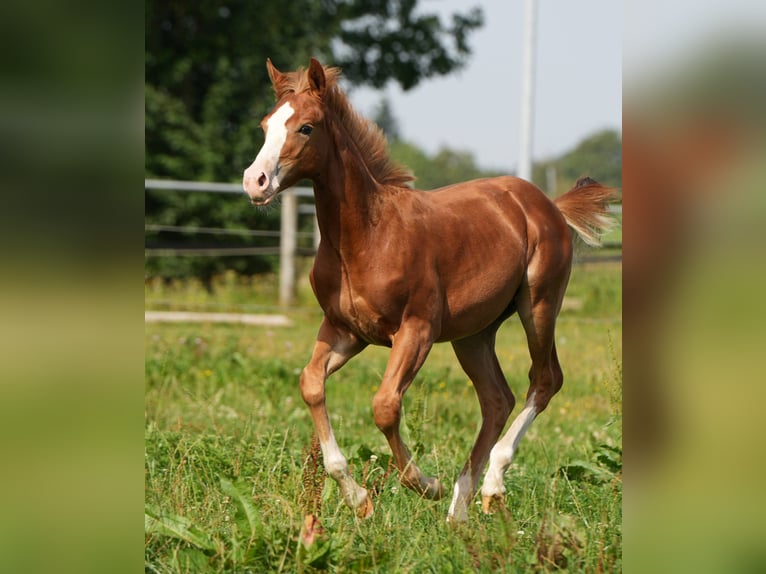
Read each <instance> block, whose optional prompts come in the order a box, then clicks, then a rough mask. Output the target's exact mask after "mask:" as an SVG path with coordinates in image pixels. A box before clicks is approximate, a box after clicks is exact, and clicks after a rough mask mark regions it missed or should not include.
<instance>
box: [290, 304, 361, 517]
mask: <svg viewBox="0 0 766 574" xmlns="http://www.w3.org/2000/svg"><path fill="white" fill-rule="evenodd" d="M366 346H367V345H366V343H363V342H360V341H359V340H358V339H357V338H356V337H355V336H354V335H352V334H351V333H347V332H345V331H341V330H339V329H337V328H336V327H334V326H333V325H332V324H331V323H330V322H329V321H327V320H326V319H325V321H324V322H323V323H322V326H321V327H320V328H319V334H318V336H317V341H316V344H315V345H314V352H313V354H312V356H311V360H310V361H309V363H308V365H306V367H305V368H304V369H303V372H302V374H301V382H300V388H301V396H302V397H303V400H304V401H305V402H306V404H307V405H308V407H309V411H310V412H311V417H312V418H313V420H314V427H315V428H316V432H317V436H318V437H319V444H320V446H321V448H322V459H323V461H324V467H325V470H327V473H328V474H329V475H330V476H331V477H332V478H333V479H334V480H335V481H336V482H337V483H338V486H339V487H340V492H341V496H342V497H343V500H344V502H345V503H346V504H347V505H348V506H349V507H351V508H352V509H354V510H355V511H356V513H357V515H358V516H360V517H363V518H367V517H368V516H371V515H372V512H373V506H372V501H371V500H370V498H369V496H368V495H367V490H366V489H364V488H362V487H361V486H359V484H357V483H356V481H355V480H354V479H353V477H352V476H351V473H350V472H349V469H348V462H347V461H346V458H345V457H344V456H343V453H341V451H340V448H339V447H338V443H337V442H336V440H335V435H334V434H333V432H332V425H331V424H330V417H329V416H328V414H327V407H326V405H325V382H326V380H327V377H329V376H330V375H331V374H332V373H334V372H335V371H337V370H338V369H340V368H341V367H342V366H343V365H344V364H346V362H347V361H348V360H349V359H350V358H351V357H353V356H354V355H356V354H358V353H359V352H360V351H361V350H362V349H364V348H365V347H366Z"/></svg>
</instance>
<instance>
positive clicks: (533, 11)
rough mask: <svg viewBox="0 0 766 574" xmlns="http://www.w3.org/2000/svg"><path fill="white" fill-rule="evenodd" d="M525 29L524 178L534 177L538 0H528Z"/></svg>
mask: <svg viewBox="0 0 766 574" xmlns="http://www.w3.org/2000/svg"><path fill="white" fill-rule="evenodd" d="M526 12H527V13H526V21H525V31H524V71H523V75H522V83H521V126H520V140H519V170H518V174H517V175H518V176H519V177H520V178H522V179H526V180H531V179H532V128H533V126H532V120H533V115H534V92H535V27H536V17H537V0H527V2H526Z"/></svg>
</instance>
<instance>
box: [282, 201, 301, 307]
mask: <svg viewBox="0 0 766 574" xmlns="http://www.w3.org/2000/svg"><path fill="white" fill-rule="evenodd" d="M297 228H298V198H297V197H296V195H295V191H293V190H292V189H286V190H285V191H283V192H282V221H281V230H280V239H279V304H280V305H281V306H283V307H287V306H289V305H291V304H292V303H293V300H294V298H295V249H296V243H297V240H296V238H297V231H298V229H297Z"/></svg>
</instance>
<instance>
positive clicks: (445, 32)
mask: <svg viewBox="0 0 766 574" xmlns="http://www.w3.org/2000/svg"><path fill="white" fill-rule="evenodd" d="M482 19H483V16H482V12H481V11H480V10H479V9H478V8H474V9H471V10H469V11H467V12H465V13H462V14H453V15H452V17H451V19H449V22H446V23H445V22H444V21H443V20H442V19H440V18H439V17H438V16H437V15H434V14H427V13H424V12H423V11H422V10H419V9H418V2H417V0H397V1H388V0H293V1H291V2H284V1H283V0H259V1H257V2H254V1H252V0H225V1H224V2H221V1H220V0H199V1H198V2H188V0H164V1H162V2H159V1H157V0H147V1H146V4H145V34H146V38H145V82H146V89H145V123H146V125H145V174H146V176H147V177H159V178H175V179H185V180H212V181H237V180H239V178H240V176H241V174H242V171H243V170H244V168H245V167H246V166H247V165H248V164H249V163H250V162H251V161H252V160H253V158H254V156H255V154H256V152H257V150H258V149H259V148H260V146H261V144H262V143H263V139H262V138H263V135H262V133H261V130H260V129H259V122H260V120H261V118H262V117H263V115H265V113H266V112H267V111H268V109H269V108H270V107H271V106H272V105H273V103H274V101H273V95H272V91H271V86H270V82H269V79H268V75H267V73H266V67H265V61H266V58H267V57H270V58H271V59H272V61H273V62H274V63H275V64H276V65H277V66H278V67H279V68H280V69H283V70H290V69H294V68H296V67H298V66H306V65H307V63H308V61H309V58H310V57H311V56H316V57H318V58H319V59H320V60H321V61H322V62H323V63H325V64H332V65H339V66H341V67H342V68H343V72H344V78H345V81H346V82H347V83H348V85H349V86H354V85H361V84H368V85H372V86H375V87H382V86H383V85H385V84H386V83H387V82H388V81H395V82H397V83H399V84H400V85H401V86H402V88H404V89H405V90H407V89H410V88H412V87H414V86H416V85H417V84H418V83H419V82H420V81H421V80H423V79H426V78H429V77H432V76H437V75H443V74H447V73H449V72H451V71H453V70H456V69H459V68H460V67H461V66H463V65H464V64H465V62H466V60H467V58H468V56H469V55H470V47H469V45H468V42H467V40H468V37H469V35H470V33H471V31H473V30H474V29H476V28H478V27H479V26H481V24H482ZM193 195H194V194H188V195H184V196H183V198H181V200H179V198H178V197H176V198H173V197H172V196H173V194H172V193H166V192H147V198H146V203H145V209H146V219H147V222H149V223H159V222H163V223H166V224H167V223H168V222H172V223H173V224H174V225H191V224H195V225H204V226H209V227H231V228H244V227H258V228H270V229H276V228H277V227H278V224H279V216H278V212H277V211H276V210H272V211H258V210H254V209H252V208H251V207H250V206H249V205H247V204H246V202H244V201H240V202H239V204H238V206H237V207H226V208H219V207H216V206H215V204H216V203H217V202H220V201H221V197H220V196H218V195H212V194H210V195H208V194H196V195H195V196H194V199H192V196H193ZM225 203H226V202H225ZM174 238H175V239H176V240H179V239H180V238H178V236H174ZM154 239H155V240H158V241H159V240H161V239H162V236H161V234H158V235H155V236H154ZM257 259H258V258H254V257H251V258H247V260H248V261H249V262H252V263H254V265H255V266H253V265H250V266H248V265H247V264H243V263H242V262H239V263H237V265H238V266H239V267H243V265H244V268H245V271H248V272H250V271H255V270H256V269H260V268H263V265H264V264H265V263H267V260H262V261H260V262H257V261H256V260H257ZM225 264H226V265H232V264H234V261H233V259H227V260H226V262H225ZM221 265H222V263H221V262H215V261H212V260H199V261H194V260H192V259H190V260H188V261H186V262H185V263H184V264H179V263H178V262H175V263H169V262H168V261H167V260H166V259H149V260H147V272H148V273H149V274H163V268H167V269H170V268H171V267H172V268H173V271H172V273H170V274H171V275H177V274H185V273H187V272H194V273H197V274H202V275H208V276H209V275H210V274H212V273H214V272H217V271H218V270H219V268H220V266H221Z"/></svg>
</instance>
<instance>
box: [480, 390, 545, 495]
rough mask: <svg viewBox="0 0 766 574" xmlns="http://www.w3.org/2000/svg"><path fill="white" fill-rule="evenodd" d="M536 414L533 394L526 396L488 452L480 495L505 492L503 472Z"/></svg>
mask: <svg viewBox="0 0 766 574" xmlns="http://www.w3.org/2000/svg"><path fill="white" fill-rule="evenodd" d="M536 416H537V409H536V408H535V405H534V395H530V396H529V397H527V402H526V405H525V406H524V409H523V410H522V411H521V412H520V413H519V416H518V417H516V419H515V420H514V421H513V423H511V428H509V429H508V432H507V433H505V436H504V437H503V438H501V439H500V440H499V441H497V444H495V446H494V447H492V452H490V453H489V468H488V469H487V474H486V475H485V477H484V484H483V485H482V487H481V494H482V496H493V495H495V494H503V493H505V486H503V474H504V473H505V471H506V469H507V468H508V466H510V464H511V461H512V460H513V455H514V453H515V452H516V448H517V447H518V446H519V441H520V440H521V438H522V437H523V436H524V433H526V432H527V429H528V428H529V426H530V425H531V424H532V421H534V420H535V417H536Z"/></svg>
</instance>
